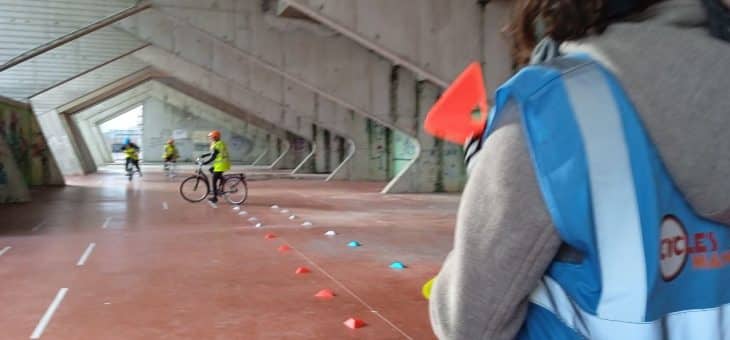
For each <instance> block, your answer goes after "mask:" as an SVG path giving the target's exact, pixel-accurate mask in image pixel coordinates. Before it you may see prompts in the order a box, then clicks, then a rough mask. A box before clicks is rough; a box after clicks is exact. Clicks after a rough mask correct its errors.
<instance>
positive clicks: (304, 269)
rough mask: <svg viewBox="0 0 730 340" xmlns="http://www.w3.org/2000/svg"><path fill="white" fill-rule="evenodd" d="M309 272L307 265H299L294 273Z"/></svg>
mask: <svg viewBox="0 0 730 340" xmlns="http://www.w3.org/2000/svg"><path fill="white" fill-rule="evenodd" d="M309 272H311V271H310V270H309V268H307V267H299V268H297V271H296V272H295V273H297V274H307V273H309Z"/></svg>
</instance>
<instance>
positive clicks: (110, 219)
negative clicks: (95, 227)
mask: <svg viewBox="0 0 730 340" xmlns="http://www.w3.org/2000/svg"><path fill="white" fill-rule="evenodd" d="M111 221H112V218H111V217H107V218H106V220H104V224H102V225H101V228H102V229H106V228H107V227H108V226H109V223H111Z"/></svg>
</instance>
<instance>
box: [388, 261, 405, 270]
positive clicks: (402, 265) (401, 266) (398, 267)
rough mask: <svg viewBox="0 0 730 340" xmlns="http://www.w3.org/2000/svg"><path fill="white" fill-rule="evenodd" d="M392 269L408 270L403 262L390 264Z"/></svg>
mask: <svg viewBox="0 0 730 340" xmlns="http://www.w3.org/2000/svg"><path fill="white" fill-rule="evenodd" d="M390 268H393V269H406V265H405V264H403V262H400V261H395V262H393V263H391V264H390Z"/></svg>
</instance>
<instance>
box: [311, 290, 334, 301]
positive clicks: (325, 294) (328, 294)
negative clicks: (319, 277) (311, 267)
mask: <svg viewBox="0 0 730 340" xmlns="http://www.w3.org/2000/svg"><path fill="white" fill-rule="evenodd" d="M314 296H315V297H318V298H322V299H331V298H333V297H335V293H333V292H332V290H330V289H322V290H320V291H319V292H317V294H314Z"/></svg>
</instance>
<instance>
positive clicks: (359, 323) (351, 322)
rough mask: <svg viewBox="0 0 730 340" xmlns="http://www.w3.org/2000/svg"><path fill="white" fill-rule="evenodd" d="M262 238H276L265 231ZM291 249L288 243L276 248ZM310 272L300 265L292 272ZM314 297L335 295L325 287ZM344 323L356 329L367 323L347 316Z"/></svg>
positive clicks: (279, 249)
mask: <svg viewBox="0 0 730 340" xmlns="http://www.w3.org/2000/svg"><path fill="white" fill-rule="evenodd" d="M264 238H265V239H267V240H273V239H275V238H276V235H274V234H272V233H267V234H266V235H264ZM291 249H292V248H291V246H289V245H288V244H282V245H280V246H279V248H277V250H278V251H279V252H282V253H283V252H287V251H289V250H291ZM311 272H312V271H311V270H310V269H309V268H307V267H304V266H302V267H297V269H296V270H295V271H294V274H297V275H304V274H309V273H311ZM314 297H316V298H319V299H326V300H329V299H332V298H334V297H335V293H334V292H333V291H332V290H331V289H329V288H325V289H322V290H320V291H318V292H317V293H316V294H314ZM344 325H345V326H347V327H348V328H351V329H357V328H362V327H365V326H366V325H367V324H366V323H365V321H363V320H360V319H357V318H349V319H347V320H345V322H344Z"/></svg>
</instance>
